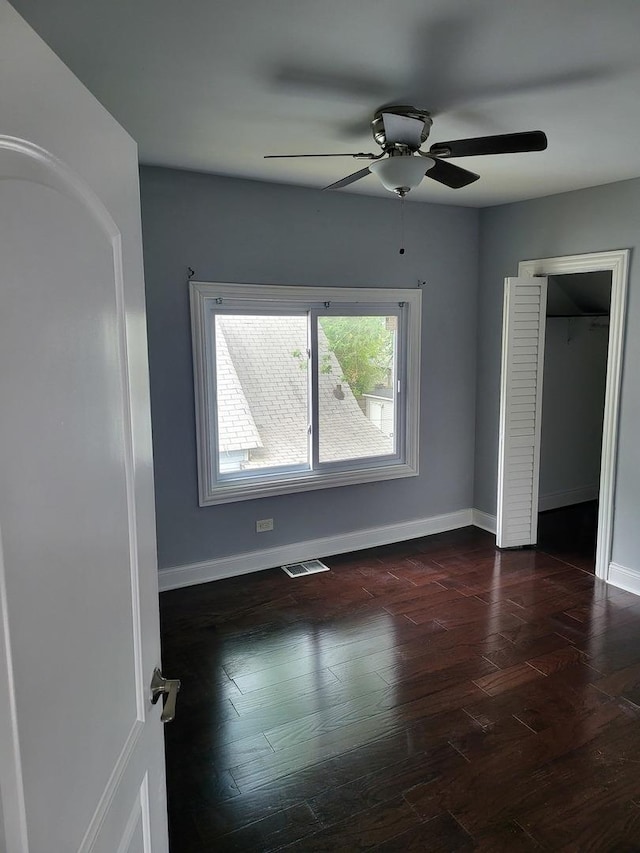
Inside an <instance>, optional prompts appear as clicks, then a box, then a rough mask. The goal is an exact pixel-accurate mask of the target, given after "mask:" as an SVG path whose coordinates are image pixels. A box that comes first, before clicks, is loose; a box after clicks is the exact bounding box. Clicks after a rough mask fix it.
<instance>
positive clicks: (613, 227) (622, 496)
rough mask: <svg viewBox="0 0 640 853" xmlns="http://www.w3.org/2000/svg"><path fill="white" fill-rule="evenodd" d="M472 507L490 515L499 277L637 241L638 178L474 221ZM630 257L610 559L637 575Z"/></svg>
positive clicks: (634, 301) (638, 354)
mask: <svg viewBox="0 0 640 853" xmlns="http://www.w3.org/2000/svg"><path fill="white" fill-rule="evenodd" d="M480 226H481V227H480V234H481V252H480V291H479V293H480V301H479V305H478V313H479V326H478V382H477V397H476V399H477V412H476V479H475V506H476V507H477V508H478V509H481V510H483V511H485V512H488V513H492V514H493V513H495V511H496V469H497V456H498V405H499V391H500V346H501V334H502V298H503V287H504V285H503V279H504V277H505V276H507V275H516V274H517V270H518V261H521V260H528V259H533V258H544V257H553V256H559V255H570V254H578V253H582V252H597V251H604V250H607V249H622V248H632V249H634V250H635V249H636V248H637V246H638V245H639V243H640V179H636V180H632V181H624V182H622V183H617V184H609V185H607V186H602V187H594V188H592V189H588V190H580V191H577V192H572V193H564V194H562V195H557V196H550V197H548V198H543V199H535V200H533V201H526V202H521V203H518V204H510V205H503V206H500V207H495V208H488V209H485V210H483V211H482V213H481V217H480ZM633 255H634V253H632V258H631V273H630V281H629V294H628V304H627V330H626V340H625V347H624V363H623V377H622V406H621V412H620V433H619V458H618V467H617V483H616V496H615V524H614V542H613V560H614V562H617V563H619V564H620V565H622V566H626V567H627V568H636V569H638V570H640V556H639V555H640V524H638V517H639V508H640V442H639V440H638V434H639V426H640V382H639V381H638V364H639V363H640V267H639V266H638V264H637V263H636V261H635V257H634V256H633Z"/></svg>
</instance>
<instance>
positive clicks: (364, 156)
mask: <svg viewBox="0 0 640 853" xmlns="http://www.w3.org/2000/svg"><path fill="white" fill-rule="evenodd" d="M380 156H381V155H380V154H365V153H363V152H361V151H359V152H358V153H357V154H353V153H351V152H350V153H348V154H344V153H341V154H265V155H264V157H263V159H264V160H290V159H291V158H292V157H355V159H356V160H375V159H376V158H377V157H380Z"/></svg>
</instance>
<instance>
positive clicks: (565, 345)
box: [537, 270, 612, 572]
mask: <svg viewBox="0 0 640 853" xmlns="http://www.w3.org/2000/svg"><path fill="white" fill-rule="evenodd" d="M611 283H612V273H611V271H610V270H599V271H596V272H582V273H573V274H565V275H550V276H549V277H548V283H547V304H546V322H545V339H544V340H545V344H544V373H543V384H542V407H541V414H542V419H541V433H540V481H539V492H538V507H537V510H538V535H537V547H538V548H539V549H540V550H543V551H545V552H547V553H550V554H552V555H554V556H557V557H559V558H561V559H563V560H567V561H568V562H570V563H572V564H573V565H576V566H577V567H578V568H581V569H584V570H586V571H590V572H594V571H595V558H596V546H597V530H598V512H599V506H598V495H599V490H600V471H601V458H602V435H603V420H604V410H605V393H606V382H607V359H608V346H609V314H610V307H611Z"/></svg>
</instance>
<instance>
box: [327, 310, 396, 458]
mask: <svg viewBox="0 0 640 853" xmlns="http://www.w3.org/2000/svg"><path fill="white" fill-rule="evenodd" d="M397 324H398V318H397V317H396V316H395V315H391V316H386V317H385V316H382V317H380V316H373V317H366V316H362V317H321V318H320V319H319V320H318V350H319V354H318V368H319V369H318V373H319V375H318V386H319V387H318V401H319V410H320V411H319V418H320V462H332V461H335V460H338V459H345V460H346V459H361V458H363V457H366V456H384V455H387V454H390V453H395V451H396V439H395V410H396V399H395V398H396V394H395V387H396V334H397Z"/></svg>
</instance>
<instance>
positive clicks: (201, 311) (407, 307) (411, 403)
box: [189, 281, 422, 506]
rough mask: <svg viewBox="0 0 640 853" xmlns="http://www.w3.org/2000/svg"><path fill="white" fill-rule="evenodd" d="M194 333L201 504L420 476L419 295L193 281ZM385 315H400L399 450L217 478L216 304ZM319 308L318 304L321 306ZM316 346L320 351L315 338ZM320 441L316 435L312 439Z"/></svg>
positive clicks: (246, 308) (239, 308)
mask: <svg viewBox="0 0 640 853" xmlns="http://www.w3.org/2000/svg"><path fill="white" fill-rule="evenodd" d="M189 289H190V300H191V334H192V346H193V367H194V370H193V374H194V386H195V408H196V439H197V459H198V493H199V503H200V506H210V505H214V504H221V503H230V502H232V501H243V500H253V499H255V498H261V497H269V496H272V495H282V494H290V493H294V492H305V491H309V490H312V489H326V488H332V487H335V486H346V485H352V484H356V483H369V482H375V481H378V480H391V479H397V478H400V477H415V476H417V474H418V473H419V469H418V443H419V422H420V336H421V323H422V293H421V291H420V290H407V289H403V290H396V289H389V288H360V287H359V288H342V287H340V288H338V287H331V288H328V287H298V286H282V285H265V284H260V285H255V284H230V283H226V282H201V281H194V282H191V283H190V286H189ZM359 305H362V307H363V309H365V310H366V309H367V308H370V309H375V310H376V311H380V312H383V311H384V310H385V308H386V309H388V310H389V311H390V312H393V313H397V311H398V308H400V309H401V312H402V327H403V329H404V333H403V334H402V336H401V337H402V340H400V337H399V339H398V352H397V362H398V364H397V374H398V377H399V380H398V393H397V399H398V401H399V403H400V404H401V403H402V402H403V401H404V404H403V405H399V408H400V409H401V410H402V414H401V415H400V416H399V417H398V423H399V424H400V427H401V434H400V435H398V436H397V438H396V449H397V451H398V452H397V453H396V454H395V455H393V456H391V455H390V456H388V457H386V456H385V457H377V458H373V459H364V460H361V459H356V460H345V461H344V462H338V463H331V464H325V465H324V466H323V470H321V471H318V470H304V471H286V472H282V473H266V474H264V475H263V476H260V475H259V473H258V474H257V475H256V476H252V477H242V478H238V479H230V478H228V477H226V476H225V477H224V478H219V479H218V478H217V477H216V465H215V459H214V447H215V445H214V444H213V442H212V438H213V437H215V434H216V427H215V423H216V415H215V401H216V389H215V364H214V360H213V358H212V356H211V352H212V350H211V344H212V337H213V335H212V326H213V324H212V322H211V317H212V314H215V312H216V309H217V310H220V308H221V307H224V309H231V310H234V311H236V310H237V311H240V312H242V311H245V312H246V311H251V310H254V311H255V310H260V311H270V312H271V313H276V312H278V311H283V312H300V311H303V312H307V311H310V310H313V311H314V312H316V311H320V312H321V311H322V307H324V308H326V313H327V314H329V313H331V314H336V313H339V314H348V313H353V314H359V311H358V306H359ZM320 306H321V307H320ZM312 348H315V347H314V345H313V340H312ZM314 440H316V441H317V433H316V436H315V437H314Z"/></svg>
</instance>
